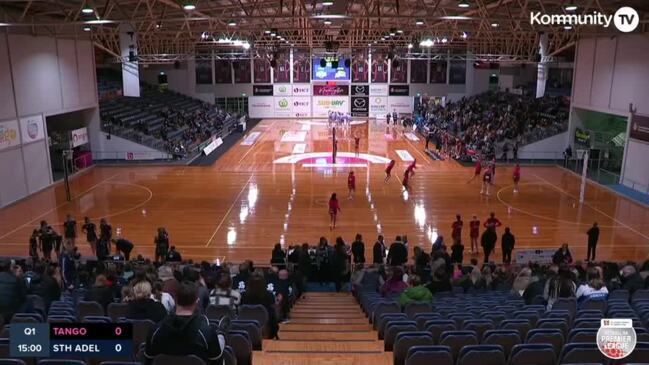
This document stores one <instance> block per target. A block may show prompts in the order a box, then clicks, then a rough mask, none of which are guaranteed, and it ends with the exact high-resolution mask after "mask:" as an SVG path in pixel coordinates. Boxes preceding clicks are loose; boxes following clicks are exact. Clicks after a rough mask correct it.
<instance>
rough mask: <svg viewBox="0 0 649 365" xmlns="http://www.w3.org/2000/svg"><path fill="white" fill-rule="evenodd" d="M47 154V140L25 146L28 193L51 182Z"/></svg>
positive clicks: (24, 155)
mask: <svg viewBox="0 0 649 365" xmlns="http://www.w3.org/2000/svg"><path fill="white" fill-rule="evenodd" d="M47 155H48V151H47V144H46V143H45V140H42V141H39V142H35V143H30V144H27V145H24V146H23V157H24V158H25V172H26V173H27V190H28V193H33V192H36V191H38V190H41V189H42V188H44V187H46V186H47V185H49V184H50V182H51V181H50V165H49V161H48V160H47ZM52 158H60V156H52Z"/></svg>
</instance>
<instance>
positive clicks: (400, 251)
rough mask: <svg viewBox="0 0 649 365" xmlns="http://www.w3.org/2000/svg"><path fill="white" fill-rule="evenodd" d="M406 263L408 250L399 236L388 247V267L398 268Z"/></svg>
mask: <svg viewBox="0 0 649 365" xmlns="http://www.w3.org/2000/svg"><path fill="white" fill-rule="evenodd" d="M406 262H408V249H407V248H406V245H404V244H403V242H402V241H401V236H397V238H396V240H395V242H394V243H392V245H390V250H389V251H388V265H391V266H400V265H403V264H405V263H406Z"/></svg>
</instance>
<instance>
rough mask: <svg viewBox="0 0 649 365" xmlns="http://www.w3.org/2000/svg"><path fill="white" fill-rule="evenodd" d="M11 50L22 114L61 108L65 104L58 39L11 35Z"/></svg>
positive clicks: (17, 95) (18, 100)
mask: <svg viewBox="0 0 649 365" xmlns="http://www.w3.org/2000/svg"><path fill="white" fill-rule="evenodd" d="M9 47H10V49H11V52H10V55H11V65H12V69H13V80H14V88H15V91H16V95H15V97H16V101H17V105H18V114H19V115H29V114H39V113H42V112H45V111H52V110H57V109H61V108H62V106H63V103H62V101H61V84H60V79H59V67H58V59H57V56H56V41H55V40H54V38H47V37H33V36H29V35H22V34H10V35H9Z"/></svg>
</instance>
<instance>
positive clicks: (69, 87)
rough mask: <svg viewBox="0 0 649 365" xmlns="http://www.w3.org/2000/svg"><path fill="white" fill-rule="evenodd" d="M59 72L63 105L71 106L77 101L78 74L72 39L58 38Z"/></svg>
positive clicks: (65, 106)
mask: <svg viewBox="0 0 649 365" xmlns="http://www.w3.org/2000/svg"><path fill="white" fill-rule="evenodd" d="M56 46H57V48H58V54H59V72H60V80H61V96H62V98H63V107H64V108H71V107H75V106H78V105H79V104H80V103H79V75H78V74H77V55H76V53H77V50H76V46H75V42H74V40H71V39H58V40H57V41H56Z"/></svg>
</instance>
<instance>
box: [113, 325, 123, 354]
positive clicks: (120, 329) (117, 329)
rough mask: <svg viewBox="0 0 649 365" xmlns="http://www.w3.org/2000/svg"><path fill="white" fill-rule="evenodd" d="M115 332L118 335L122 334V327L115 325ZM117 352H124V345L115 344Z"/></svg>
mask: <svg viewBox="0 0 649 365" xmlns="http://www.w3.org/2000/svg"><path fill="white" fill-rule="evenodd" d="M115 334H116V335H117V336H120V335H121V334H122V327H115ZM115 352H122V345H121V344H119V343H118V344H116V345H115Z"/></svg>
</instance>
